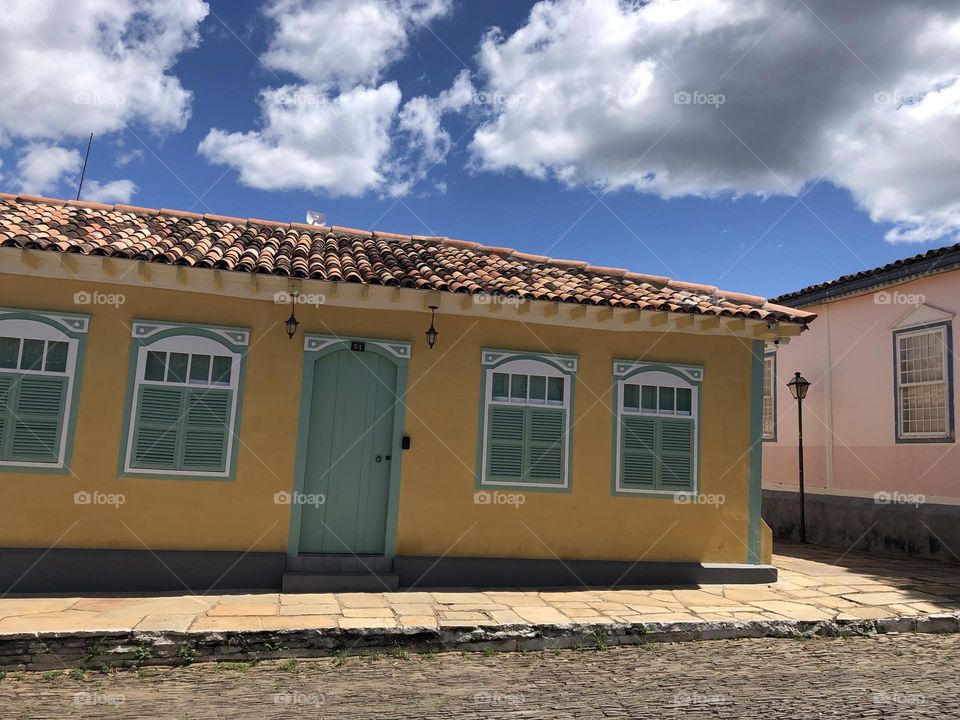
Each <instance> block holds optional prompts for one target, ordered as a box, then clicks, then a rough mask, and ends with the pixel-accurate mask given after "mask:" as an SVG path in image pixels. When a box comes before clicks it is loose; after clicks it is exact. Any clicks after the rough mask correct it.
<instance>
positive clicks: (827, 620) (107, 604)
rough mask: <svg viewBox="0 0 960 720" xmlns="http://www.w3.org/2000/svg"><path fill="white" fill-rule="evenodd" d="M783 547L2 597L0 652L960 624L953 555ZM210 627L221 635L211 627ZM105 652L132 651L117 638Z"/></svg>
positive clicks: (323, 646)
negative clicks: (277, 585)
mask: <svg viewBox="0 0 960 720" xmlns="http://www.w3.org/2000/svg"><path fill="white" fill-rule="evenodd" d="M777 550H778V552H777V554H776V555H775V556H774V563H775V564H776V565H777V566H778V567H779V568H780V579H779V580H778V581H777V582H775V583H771V584H765V585H704V586H695V587H678V588H664V587H655V588H654V587H650V588H636V587H633V588H617V589H606V588H583V589H560V590H540V591H538V590H524V589H518V590H483V589H467V590H463V591H451V590H448V589H445V590H437V591H430V590H427V589H415V590H412V591H409V592H384V593H315V594H309V595H287V594H281V593H276V592H263V593H243V594H230V595H204V596H190V595H184V596H176V595H160V596H153V597H62V598H61V597H56V598H52V597H29V598H25V597H20V598H0V666H3V665H7V666H16V665H20V664H31V663H37V662H41V663H42V662H44V661H45V659H44V658H42V657H38V658H33V656H34V655H35V654H36V653H35V652H34V649H35V648H33V646H31V645H30V642H31V641H36V640H37V639H40V640H44V641H47V640H49V642H50V643H53V644H54V645H56V646H58V647H60V648H61V652H62V653H65V654H66V656H69V657H73V656H74V655H75V654H76V653H75V652H74V651H75V650H76V648H74V647H72V646H71V645H70V643H69V639H70V638H71V637H76V638H83V637H86V638H88V639H89V637H91V636H94V635H98V634H99V635H102V636H104V637H109V638H112V639H113V641H115V645H116V644H117V643H119V645H116V647H114V650H117V648H118V647H121V646H122V645H123V643H125V642H138V641H136V640H135V638H137V637H144V638H148V639H147V640H145V641H144V642H147V643H148V644H151V645H155V644H159V645H163V644H164V643H167V644H169V643H187V644H188V645H190V646H192V647H194V646H195V647H201V648H203V649H204V651H209V652H211V653H215V652H220V651H221V650H222V648H220V649H218V646H219V644H220V643H221V642H222V643H227V644H228V645H229V644H230V643H235V644H237V645H238V646H240V647H241V649H242V648H243V645H244V643H246V642H248V641H247V640H244V639H243V637H244V635H245V634H246V635H254V636H257V637H256V638H254V639H253V640H250V641H249V642H261V643H265V644H268V645H269V643H270V642H271V641H270V640H269V639H267V638H265V637H259V636H261V635H263V634H264V633H267V634H277V633H294V634H296V633H298V632H299V633H300V636H298V637H296V638H291V637H285V638H284V639H283V642H284V643H286V644H287V645H288V646H296V647H298V648H300V650H301V651H303V652H308V651H312V650H317V651H318V652H321V653H322V652H336V651H338V649H339V650H342V649H344V648H349V647H352V646H353V645H352V644H356V643H359V644H360V645H362V646H370V645H373V644H376V643H377V642H381V643H385V644H387V645H389V644H391V643H394V642H404V643H409V644H411V645H417V644H420V645H422V646H424V647H449V646H451V644H456V643H457V642H462V643H483V642H500V643H501V644H503V643H506V646H507V647H508V648H510V647H511V645H510V644H511V643H513V644H514V645H515V644H516V643H524V642H528V641H529V640H530V639H531V638H535V637H536V636H537V635H538V634H539V635H540V636H544V635H549V636H553V637H559V636H563V635H566V636H569V637H576V638H579V639H578V640H577V642H583V641H584V638H586V639H587V641H589V638H590V637H591V635H592V634H594V633H596V632H597V628H604V630H603V632H605V633H608V634H609V635H610V636H611V637H613V638H618V639H617V640H616V641H617V642H621V641H624V642H625V641H627V640H629V639H630V638H632V637H634V636H641V635H644V634H648V635H656V636H657V637H659V638H660V639H677V638H684V637H688V636H696V637H759V636H765V635H790V634H796V633H812V634H820V635H834V634H839V633H852V634H862V633H869V632H876V631H878V628H879V631H880V632H886V631H890V630H897V629H903V630H912V631H916V630H920V631H929V630H930V629H933V628H936V629H937V631H945V630H955V629H960V627H957V625H958V623H957V617H958V616H957V613H958V612H960V566H955V565H949V564H945V563H941V562H937V561H931V560H905V559H901V558H891V557H886V556H878V555H868V554H863V553H853V552H851V553H845V554H841V553H839V552H837V551H833V550H829V549H824V548H815V547H812V546H801V545H781V546H778V548H777ZM211 635H216V636H217V638H219V640H218V639H214V640H206V639H205V638H207V636H211ZM224 638H226V639H224ZM390 638H393V639H392V640H391V639H390ZM501 641H502V642H501ZM277 642H280V641H279V640H278V641H277ZM25 643H26V644H25ZM528 644H529V643H528ZM4 648H6V649H4ZM155 654H156V655H157V656H158V657H165V656H166V655H165V654H164V652H162V650H161V651H158V652H157V653H155ZM111 657H112V661H120V662H126V660H125V659H124V658H125V657H126V654H125V652H124V651H122V650H118V651H117V652H115V653H114V654H113V655H112V656H111ZM24 658H27V659H24ZM168 659H169V658H168ZM47 660H50V659H49V658H47ZM51 661H52V660H51Z"/></svg>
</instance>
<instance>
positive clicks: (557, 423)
mask: <svg viewBox="0 0 960 720" xmlns="http://www.w3.org/2000/svg"><path fill="white" fill-rule="evenodd" d="M526 414H527V418H526V420H527V422H526V425H527V442H526V443H524V454H525V462H524V465H525V466H526V469H527V472H526V473H525V474H524V479H526V480H529V481H530V482H534V483H547V482H551V483H557V484H561V483H563V456H564V433H565V427H564V425H565V419H566V411H565V410H562V409H546V408H527V410H526Z"/></svg>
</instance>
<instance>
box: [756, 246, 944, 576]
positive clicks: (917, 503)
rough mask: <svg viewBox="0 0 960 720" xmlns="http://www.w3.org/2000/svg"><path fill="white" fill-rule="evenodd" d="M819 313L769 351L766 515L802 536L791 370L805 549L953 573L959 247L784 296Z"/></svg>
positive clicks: (780, 531)
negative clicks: (900, 560)
mask: <svg viewBox="0 0 960 720" xmlns="http://www.w3.org/2000/svg"><path fill="white" fill-rule="evenodd" d="M772 302H776V303H780V304H783V305H788V306H791V307H795V308H803V309H804V310H809V311H812V312H815V313H817V315H818V316H819V319H818V320H817V322H816V323H814V324H813V325H812V326H811V328H810V330H809V331H808V332H806V333H804V334H803V336H801V337H799V338H794V339H793V341H792V342H789V343H787V342H786V341H784V342H781V343H780V344H778V345H774V344H768V346H767V351H768V353H767V356H766V376H765V384H764V391H765V398H764V448H763V488H764V490H763V517H764V520H765V521H766V522H767V524H768V525H770V527H771V528H772V529H773V532H774V536H775V537H786V538H797V537H798V528H799V517H800V509H799V496H798V492H797V491H798V462H797V402H796V400H794V399H793V397H792V395H791V394H790V391H789V389H788V388H787V382H788V381H789V380H790V379H791V378H792V377H793V374H794V372H796V371H800V372H801V373H802V374H803V376H804V377H805V378H806V379H807V380H809V381H810V382H811V386H810V389H809V393H808V395H807V398H806V400H804V402H803V434H804V438H803V444H804V460H805V488H806V527H807V539H808V540H810V541H811V542H814V543H818V544H823V545H831V546H835V547H840V548H843V549H848V548H854V547H856V548H857V549H860V550H872V551H879V552H906V553H910V554H916V555H924V556H931V557H938V558H942V559H945V560H951V561H953V562H960V450H958V449H957V444H956V416H957V399H956V385H955V378H956V375H957V370H958V368H957V362H956V359H955V355H954V351H953V342H954V338H955V337H956V336H957V332H958V330H960V326H958V319H957V314H958V313H960V244H957V245H953V246H950V247H945V248H941V249H939V250H932V251H930V252H928V253H926V254H924V255H918V256H916V257H912V258H907V259H905V260H899V261H897V262H895V263H892V264H890V265H886V266H884V267H880V268H876V269H874V270H869V271H864V272H861V273H857V274H855V275H847V276H844V277H841V278H839V279H837V280H832V281H830V282H826V283H823V284H820V285H814V286H812V287H808V288H805V289H803V290H800V291H798V292H793V293H788V294H786V295H783V296H781V297H779V298H775V299H774V300H773V301H772Z"/></svg>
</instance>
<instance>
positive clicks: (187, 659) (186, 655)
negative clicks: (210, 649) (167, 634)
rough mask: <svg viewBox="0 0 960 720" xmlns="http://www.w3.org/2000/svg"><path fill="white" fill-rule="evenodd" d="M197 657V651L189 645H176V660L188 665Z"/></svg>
mask: <svg viewBox="0 0 960 720" xmlns="http://www.w3.org/2000/svg"><path fill="white" fill-rule="evenodd" d="M196 656H197V651H196V650H195V649H194V648H193V647H192V646H191V645H190V643H186V642H182V643H180V644H179V645H177V652H176V657H177V660H179V661H180V662H182V663H184V664H185V665H189V664H190V663H192V662H193V660H194V658H195V657H196Z"/></svg>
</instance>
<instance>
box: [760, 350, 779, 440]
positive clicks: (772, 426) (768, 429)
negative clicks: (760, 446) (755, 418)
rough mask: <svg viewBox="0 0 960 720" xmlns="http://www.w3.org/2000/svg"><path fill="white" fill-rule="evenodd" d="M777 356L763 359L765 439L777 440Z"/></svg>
mask: <svg viewBox="0 0 960 720" xmlns="http://www.w3.org/2000/svg"><path fill="white" fill-rule="evenodd" d="M776 387H777V356H776V355H774V354H772V353H771V354H769V355H767V356H766V357H764V358H763V431H762V433H763V439H764V440H776V439H777V396H776Z"/></svg>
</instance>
